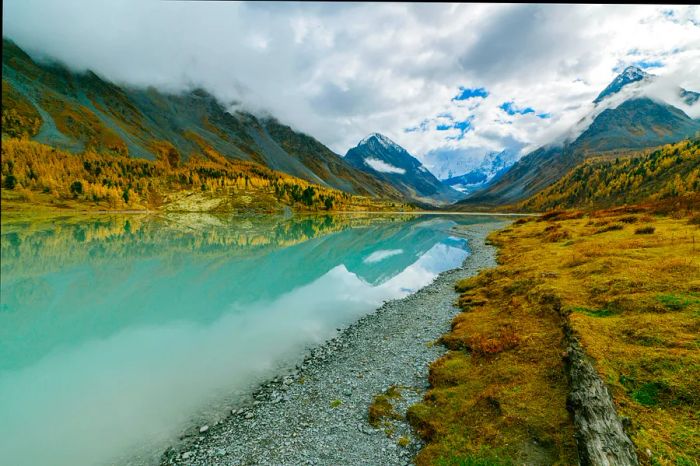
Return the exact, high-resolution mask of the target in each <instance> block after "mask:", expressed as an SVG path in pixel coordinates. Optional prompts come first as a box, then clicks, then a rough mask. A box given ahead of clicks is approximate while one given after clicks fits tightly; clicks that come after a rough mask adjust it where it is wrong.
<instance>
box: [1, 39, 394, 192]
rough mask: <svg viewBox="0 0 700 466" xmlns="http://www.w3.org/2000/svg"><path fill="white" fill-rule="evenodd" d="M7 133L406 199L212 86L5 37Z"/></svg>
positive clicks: (76, 149)
mask: <svg viewBox="0 0 700 466" xmlns="http://www.w3.org/2000/svg"><path fill="white" fill-rule="evenodd" d="M2 132H3V134H6V135H10V136H19V135H22V134H26V135H27V136H29V137H31V138H32V139H34V140H36V141H38V142H41V143H44V144H48V145H51V146H53V147H57V148H61V149H65V150H68V151H71V152H82V151H84V150H88V149H89V150H94V151H97V152H101V153H110V154H115V155H128V156H130V157H137V158H145V159H150V160H154V159H156V158H158V157H162V156H164V155H166V156H168V157H175V158H177V159H182V160H187V159H189V158H190V157H201V158H203V159H207V158H210V157H211V154H212V153H214V152H216V153H219V154H223V155H224V156H225V157H227V158H229V159H233V160H242V161H252V162H257V163H259V164H262V165H265V166H266V167H269V168H271V169H274V170H277V171H281V172H284V173H287V174H289V175H292V176H295V177H298V178H301V179H304V180H307V181H309V182H312V183H316V184H319V185H321V186H327V187H332V188H336V189H340V190H343V191H346V192H348V193H351V194H359V195H367V196H376V197H383V198H392V199H399V198H401V197H402V195H401V193H400V192H399V191H397V190H396V189H395V188H393V187H392V186H390V185H389V184H387V183H385V182H383V181H381V180H378V179H377V178H375V177H373V176H371V175H370V174H368V173H366V172H364V171H361V170H357V169H356V168H354V167H353V166H351V165H350V164H349V163H347V162H346V161H345V160H344V159H343V158H342V157H341V156H339V155H338V154H335V153H334V152H333V151H331V150H330V149H329V148H327V147H326V146H324V145H323V144H321V143H320V142H319V141H317V140H316V139H314V138H312V137H310V136H308V135H306V134H303V133H300V132H297V131H294V130H293V129H292V128H290V127H289V126H286V125H284V124H283V123H280V122H279V121H277V120H275V119H273V118H259V117H257V116H255V115H253V114H251V113H247V112H240V111H229V110H228V109H227V105H224V104H222V103H221V102H219V101H218V100H217V99H216V98H214V97H213V96H212V95H210V94H209V93H207V92H206V91H204V90H201V89H195V90H192V91H190V92H185V93H181V94H168V93H163V92H160V91H158V90H156V89H153V88H148V89H136V88H130V87H126V86H119V85H117V84H114V83H111V82H109V81H106V80H104V79H102V78H101V77H99V76H97V75H96V74H95V73H92V72H90V71H87V72H84V73H74V72H72V71H70V70H68V69H67V68H65V67H63V66H61V65H59V64H55V63H40V62H37V61H35V60H33V59H32V58H31V57H30V56H29V55H28V54H26V53H25V52H24V51H23V50H21V49H20V48H19V47H18V46H17V45H16V44H14V43H13V42H11V41H9V40H6V39H3V54H2Z"/></svg>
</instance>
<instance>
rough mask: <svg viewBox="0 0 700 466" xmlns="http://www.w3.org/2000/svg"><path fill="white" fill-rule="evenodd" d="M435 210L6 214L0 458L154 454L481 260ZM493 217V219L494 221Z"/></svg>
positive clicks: (96, 460)
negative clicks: (349, 331)
mask: <svg viewBox="0 0 700 466" xmlns="http://www.w3.org/2000/svg"><path fill="white" fill-rule="evenodd" d="M491 220H492V219H491V218H488V217H475V216H457V215H450V216H439V215H417V214H410V215H370V214H347V215H333V216H291V217H281V216H280V217H277V216H261V217H255V218H245V217H236V216H212V215H208V214H180V215H175V214H167V215H157V216H156V215H150V216H149V215H137V214H132V215H112V214H104V215H93V216H66V217H60V218H52V219H48V220H36V221H17V220H12V221H3V224H2V242H1V246H2V249H1V252H2V255H1V259H2V265H1V273H2V275H1V280H0V291H1V294H0V419H1V420H2V422H0V452H2V453H1V455H2V462H3V463H4V464H11V465H16V466H21V465H32V466H34V465H37V464H43V465H71V466H79V465H101V464H143V463H153V462H156V463H157V461H158V458H159V455H160V453H161V452H162V451H163V449H164V448H165V447H167V446H168V445H169V444H171V443H172V442H174V441H176V439H177V438H178V436H179V435H180V434H182V432H183V431H184V429H186V428H187V427H190V426H192V425H197V423H200V424H203V423H205V422H208V423H210V422H212V421H213V420H215V419H217V418H219V417H220V416H223V415H224V414H225V413H226V412H228V411H229V410H230V409H231V408H232V407H235V406H236V405H237V404H238V403H240V402H241V401H242V400H245V399H246V398H245V397H246V396H249V394H250V393H251V391H252V390H253V389H254V387H255V386H256V385H257V384H259V383H260V382H261V381H263V380H265V379H267V378H269V377H271V376H273V375H274V374H276V373H278V372H280V371H284V370H287V369H289V368H293V367H294V365H295V364H297V363H299V362H300V360H301V358H303V355H304V353H305V351H306V350H307V349H308V348H310V347H312V346H314V345H317V344H319V343H321V342H323V341H324V340H327V339H328V338H332V337H333V336H335V335H336V334H337V332H338V329H340V328H342V327H344V326H347V325H348V324H350V323H352V322H353V321H355V320H357V319H358V318H359V317H361V316H362V315H365V314H367V313H368V312H371V311H372V310H374V309H376V308H377V307H379V306H380V305H381V304H382V302H383V301H386V300H391V299H396V298H400V297H403V296H406V295H407V294H410V293H412V292H415V291H416V290H418V289H419V288H421V287H423V286H425V285H427V284H429V283H430V282H431V281H432V280H433V279H434V278H435V277H436V276H437V275H438V274H439V273H440V272H442V271H444V270H447V269H451V268H455V267H458V266H459V265H460V264H461V263H462V262H463V261H464V259H465V258H466V257H467V255H468V254H469V248H468V244H467V242H466V240H465V239H463V238H460V237H458V236H456V235H455V233H454V232H453V231H451V229H452V228H453V227H454V226H455V225H458V224H461V225H465V224H469V223H482V222H484V221H491ZM494 220H495V219H494Z"/></svg>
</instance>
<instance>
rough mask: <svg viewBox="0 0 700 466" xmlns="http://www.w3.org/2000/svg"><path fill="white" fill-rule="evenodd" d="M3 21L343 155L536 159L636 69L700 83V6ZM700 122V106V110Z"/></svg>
mask: <svg viewBox="0 0 700 466" xmlns="http://www.w3.org/2000/svg"><path fill="white" fill-rule="evenodd" d="M3 9H4V15H3V28H4V33H5V36H6V37H9V38H11V39H13V40H15V41H16V42H17V43H18V45H20V46H21V47H23V48H25V49H26V50H27V51H28V52H30V53H31V54H32V55H37V54H44V55H46V56H49V57H52V58H55V59H58V60H60V61H63V62H64V63H66V64H67V65H69V66H71V67H73V68H76V69H88V68H89V69H91V70H93V71H95V72H97V73H98V74H100V75H102V76H103V77H105V78H107V79H110V80H112V81H115V82H118V83H127V84H130V85H136V86H146V85H153V86H157V87H161V88H164V89H167V90H169V91H180V90H183V89H187V88H188V87H193V86H202V87H204V88H206V89H208V90H210V91H211V92H212V93H213V94H215V95H216V96H217V97H218V98H219V99H220V100H221V101H222V102H223V103H226V104H229V103H231V102H234V101H237V102H240V103H241V105H242V106H243V107H244V108H245V109H248V110H252V111H254V112H268V113H270V114H272V115H274V116H276V117H278V118H279V119H280V120H281V121H283V122H285V123H287V124H290V125H291V126H293V127H294V128H296V129H299V130H302V131H304V132H307V133H309V134H311V135H313V136H314V137H316V138H317V139H319V140H320V141H321V142H323V143H325V144H327V145H328V146H330V147H331V148H332V149H333V150H335V151H336V152H338V153H340V154H345V152H346V151H347V149H349V148H350V147H352V146H354V145H356V144H357V142H358V141H359V140H360V139H361V138H362V137H364V136H366V135H367V134H368V133H371V132H380V133H383V134H385V135H387V136H389V137H390V138H392V139H393V140H394V141H396V142H397V143H399V144H401V145H402V146H404V147H406V148H407V149H408V150H409V151H410V152H411V153H413V154H414V155H416V156H417V157H418V158H420V159H421V160H423V161H424V162H425V163H426V164H427V165H428V167H430V168H433V169H437V170H436V171H440V170H439V167H437V165H439V161H440V160H451V161H472V160H475V159H478V158H479V156H481V155H483V154H484V153H486V152H488V151H496V150H502V149H506V148H511V149H514V150H521V151H522V152H525V151H527V150H529V149H531V148H533V147H536V146H538V145H540V144H544V143H547V142H549V141H551V140H552V139H553V138H554V137H555V136H556V135H558V134H560V133H562V132H563V131H564V130H565V129H566V128H567V127H570V126H571V125H572V124H573V123H574V122H575V121H577V120H578V119H580V118H581V116H582V115H583V114H584V113H586V112H587V111H589V110H590V102H591V101H592V100H593V99H594V98H595V97H596V95H597V94H598V93H599V92H600V91H601V90H602V89H603V88H604V87H605V86H606V85H607V84H608V83H609V82H610V81H611V80H612V79H613V78H614V77H615V75H616V74H617V73H618V72H620V71H621V70H622V69H623V68H624V67H625V66H627V65H632V64H636V65H638V66H641V67H644V68H645V69H646V71H648V72H651V73H654V74H657V75H660V76H664V77H665V78H666V79H667V80H671V81H673V82H674V83H677V84H680V85H682V86H684V87H685V88H688V89H691V90H697V91H700V10H699V9H698V8H697V7H665V6H664V7H661V6H648V5H646V6H620V5H618V6H595V5H578V6H568V5H554V6H552V5H486V4H484V5H481V4H401V3H391V4H389V3H387V4H363V3H344V4H336V3H328V4H323V3H312V4H292V3H289V4H281V3H250V4H246V3H237V2H231V3H229V2H203V1H191V2H188V1H177V2H175V1H173V2H169V1H148V0H123V1H116V0H112V1H109V2H107V1H103V0H60V1H59V0H53V1H50V0H5V1H3ZM693 116H694V117H697V115H693Z"/></svg>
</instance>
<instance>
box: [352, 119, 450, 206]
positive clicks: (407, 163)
mask: <svg viewBox="0 0 700 466" xmlns="http://www.w3.org/2000/svg"><path fill="white" fill-rule="evenodd" d="M345 160H346V161H347V162H348V163H349V164H350V165H352V166H353V167H355V168H357V169H358V170H362V171H363V172H365V173H368V174H370V175H372V176H373V177H375V178H377V179H379V180H382V181H384V182H386V183H388V184H390V185H391V186H393V187H394V188H396V189H397V190H398V191H399V192H401V193H402V194H403V195H404V196H406V197H407V198H409V199H413V200H415V201H417V202H420V203H424V204H432V205H437V204H446V203H451V202H454V201H456V200H458V199H461V198H462V195H461V194H460V193H459V192H457V191H455V190H454V189H452V188H450V187H449V186H446V185H445V184H443V183H442V182H441V181H440V180H438V179H437V178H435V176H433V174H432V173H430V171H428V169H427V168H425V167H424V166H423V164H422V163H421V162H420V161H419V160H418V159H416V158H415V157H413V156H412V155H411V154H409V153H408V151H406V149H404V148H403V147H401V146H399V145H398V144H396V143H395V142H394V141H392V140H391V139H389V138H387V137H386V136H383V135H381V134H378V133H374V134H370V135H369V136H367V137H366V138H364V139H363V140H362V141H360V143H359V144H358V145H357V146H355V147H353V148H351V149H350V150H349V151H348V153H347V154H346V155H345Z"/></svg>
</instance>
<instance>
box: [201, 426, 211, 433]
mask: <svg viewBox="0 0 700 466" xmlns="http://www.w3.org/2000/svg"><path fill="white" fill-rule="evenodd" d="M208 430H209V426H202V427H200V428H199V433H200V434H203V433H204V432H206V431H208Z"/></svg>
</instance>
